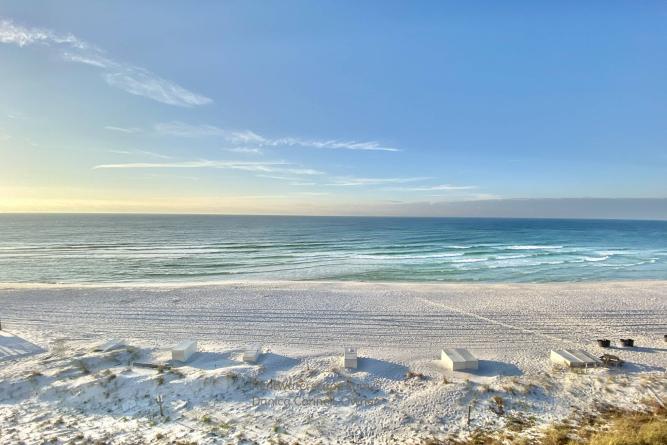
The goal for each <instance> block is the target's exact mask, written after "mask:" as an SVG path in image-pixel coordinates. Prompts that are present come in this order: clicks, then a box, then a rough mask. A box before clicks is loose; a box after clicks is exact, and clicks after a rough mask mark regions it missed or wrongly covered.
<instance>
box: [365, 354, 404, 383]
mask: <svg viewBox="0 0 667 445" xmlns="http://www.w3.org/2000/svg"><path fill="white" fill-rule="evenodd" d="M357 371H363V372H367V373H369V374H373V375H374V376H375V377H380V378H384V379H389V380H405V374H406V373H407V372H408V368H407V366H403V365H400V364H398V363H392V362H387V361H384V360H378V359H375V358H369V357H360V358H359V367H358V368H357Z"/></svg>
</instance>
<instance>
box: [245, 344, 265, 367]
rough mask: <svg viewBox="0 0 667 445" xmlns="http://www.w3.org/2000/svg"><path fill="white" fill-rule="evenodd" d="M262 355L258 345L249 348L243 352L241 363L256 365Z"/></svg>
mask: <svg viewBox="0 0 667 445" xmlns="http://www.w3.org/2000/svg"><path fill="white" fill-rule="evenodd" d="M261 354H262V347H261V346H260V345H252V346H249V347H248V348H247V349H246V350H245V351H243V361H244V362H248V363H257V360H259V356H260V355H261Z"/></svg>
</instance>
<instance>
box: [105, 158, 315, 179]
mask: <svg viewBox="0 0 667 445" xmlns="http://www.w3.org/2000/svg"><path fill="white" fill-rule="evenodd" d="M159 168H217V169H228V170H243V171H249V172H264V173H271V172H275V173H286V174H292V175H305V176H314V175H321V174H324V173H323V172H321V171H318V170H314V169H310V168H298V167H296V166H293V164H290V163H289V162H285V161H272V162H245V161H211V160H205V159H202V160H196V161H182V162H155V163H153V162H132V163H123V164H100V165H96V166H94V167H93V170H99V169H159Z"/></svg>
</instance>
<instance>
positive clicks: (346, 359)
mask: <svg viewBox="0 0 667 445" xmlns="http://www.w3.org/2000/svg"><path fill="white" fill-rule="evenodd" d="M343 367H345V368H350V369H356V368H357V348H352V347H350V346H347V347H345V349H344V350H343Z"/></svg>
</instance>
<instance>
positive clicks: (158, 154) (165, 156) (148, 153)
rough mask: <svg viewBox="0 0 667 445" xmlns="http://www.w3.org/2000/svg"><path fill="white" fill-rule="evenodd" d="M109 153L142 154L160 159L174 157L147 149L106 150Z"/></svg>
mask: <svg viewBox="0 0 667 445" xmlns="http://www.w3.org/2000/svg"><path fill="white" fill-rule="evenodd" d="M105 151H106V152H108V153H115V154H121V155H142V156H151V157H153V158H159V159H173V157H172V156H167V155H163V154H161V153H155V152H154V151H146V150H115V149H114V150H105Z"/></svg>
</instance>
